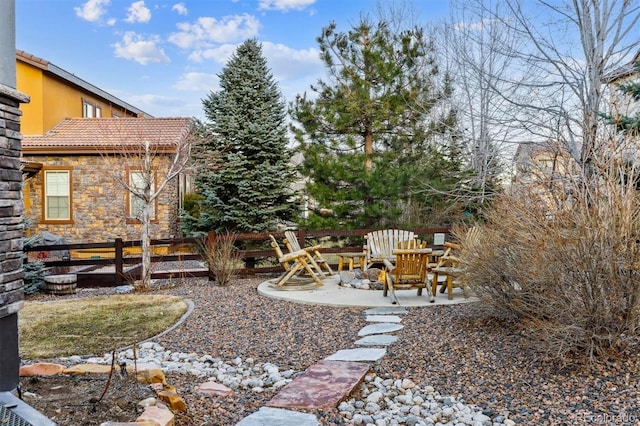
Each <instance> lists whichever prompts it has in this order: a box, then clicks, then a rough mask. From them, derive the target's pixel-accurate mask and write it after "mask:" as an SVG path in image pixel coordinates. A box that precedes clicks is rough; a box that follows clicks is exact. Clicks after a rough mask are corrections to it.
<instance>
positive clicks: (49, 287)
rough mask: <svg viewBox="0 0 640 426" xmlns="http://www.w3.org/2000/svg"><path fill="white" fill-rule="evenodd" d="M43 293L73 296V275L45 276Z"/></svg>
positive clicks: (74, 288)
mask: <svg viewBox="0 0 640 426" xmlns="http://www.w3.org/2000/svg"><path fill="white" fill-rule="evenodd" d="M44 285H45V291H46V292H47V293H51V294H75V293H76V288H77V278H76V275H75V274H64V275H47V276H46V277H44Z"/></svg>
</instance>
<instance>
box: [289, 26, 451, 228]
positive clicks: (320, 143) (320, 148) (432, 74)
mask: <svg viewBox="0 0 640 426" xmlns="http://www.w3.org/2000/svg"><path fill="white" fill-rule="evenodd" d="M391 27H392V25H389V24H388V23H387V22H384V21H381V22H379V23H377V24H373V23H371V22H369V20H368V19H366V18H363V19H361V20H360V22H359V24H358V25H357V26H355V27H353V28H352V29H351V30H350V31H349V32H347V33H344V32H338V31H337V29H336V25H335V24H334V23H332V24H330V25H329V26H328V27H326V28H324V29H323V31H322V34H321V36H320V37H318V39H317V40H318V44H319V48H320V53H321V58H322V60H323V61H324V63H325V66H326V69H327V71H328V75H329V77H328V79H327V80H326V81H323V80H320V81H318V83H317V86H312V87H311V90H312V91H314V92H316V93H317V96H315V97H314V98H312V99H310V98H308V97H307V96H306V94H304V95H301V96H298V97H297V98H296V101H295V103H294V105H293V108H292V111H291V113H292V115H293V118H294V120H295V121H296V122H297V123H295V125H294V126H293V130H294V132H295V133H296V137H297V140H298V142H299V143H300V150H301V152H302V153H303V155H304V163H303V165H302V168H301V172H302V173H303V174H304V175H305V176H307V177H309V183H308V186H307V191H308V194H309V196H310V197H311V198H312V200H314V202H315V203H316V204H317V206H318V207H320V208H322V209H323V211H325V212H326V211H329V212H332V215H331V216H328V217H327V216H322V215H312V216H311V217H310V219H309V222H308V223H307V224H306V226H309V227H352V228H357V227H365V228H369V227H373V226H390V225H400V223H399V221H400V220H401V216H402V215H403V212H404V211H405V210H406V209H407V208H409V207H408V206H409V205H410V204H411V205H417V206H418V207H417V208H418V209H422V210H423V211H424V212H428V211H429V209H430V208H434V207H435V205H436V204H437V202H436V200H435V199H434V198H432V197H427V196H425V194H426V191H420V190H419V189H420V188H426V187H429V188H437V189H443V188H442V186H443V185H444V186H446V187H450V186H451V183H450V182H449V180H450V179H453V180H454V181H455V179H456V178H455V176H456V174H457V173H458V171H459V169H460V162H459V159H458V158H455V157H456V156H457V155H458V152H457V149H455V145H456V144H455V132H452V129H454V128H455V126H456V115H455V112H454V111H451V110H450V109H448V108H447V107H446V105H445V103H444V101H446V100H447V99H448V98H449V97H450V95H451V90H450V84H449V83H450V82H449V80H448V79H447V78H446V76H445V77H444V78H443V77H441V76H440V74H439V72H438V69H437V65H436V63H435V59H434V58H435V56H434V49H433V45H432V44H431V42H430V41H429V40H427V39H426V38H425V36H424V34H423V32H422V30H420V29H418V28H413V29H409V30H398V31H392V30H391Z"/></svg>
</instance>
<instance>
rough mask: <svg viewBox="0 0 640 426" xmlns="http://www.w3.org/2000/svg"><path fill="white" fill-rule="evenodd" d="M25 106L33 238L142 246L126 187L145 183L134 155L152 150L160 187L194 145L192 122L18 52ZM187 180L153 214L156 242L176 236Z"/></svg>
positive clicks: (173, 185) (170, 188) (169, 189)
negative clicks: (184, 149) (153, 111)
mask: <svg viewBox="0 0 640 426" xmlns="http://www.w3.org/2000/svg"><path fill="white" fill-rule="evenodd" d="M16 83H17V89H18V90H19V91H20V92H22V93H25V94H26V95H28V96H29V97H30V98H31V101H30V102H29V103H28V104H21V105H20V110H21V112H22V114H23V115H22V134H23V140H22V159H21V164H22V173H23V191H22V195H23V201H24V205H25V217H26V218H28V219H29V221H30V226H31V229H30V232H31V233H40V232H42V231H48V232H50V233H53V234H56V235H58V236H61V237H64V238H65V239H66V240H67V241H68V242H69V243H80V242H101V241H112V240H113V239H114V238H116V237H120V238H123V239H127V240H137V239H140V227H141V225H140V221H139V220H138V219H137V218H136V212H137V211H138V210H139V203H140V201H139V200H138V199H136V198H135V197H130V195H129V191H127V190H126V189H125V187H124V185H123V183H128V184H131V185H135V184H136V181H137V180H139V179H140V173H141V172H140V169H141V168H140V166H139V165H137V160H136V159H135V156H134V155H132V154H133V153H134V152H135V151H136V149H137V148H136V147H138V148H139V147H140V146H142V145H143V144H144V143H145V142H148V143H149V144H150V146H151V147H152V149H153V151H154V153H155V154H156V155H155V156H154V163H153V168H154V170H155V171H156V174H157V176H158V179H159V180H160V179H162V176H163V173H162V172H163V171H164V170H165V169H166V168H167V167H168V165H169V162H170V161H171V159H172V158H173V156H174V154H175V149H176V147H177V146H179V145H180V144H181V143H183V142H185V141H187V140H188V138H190V137H191V136H192V135H191V130H192V127H193V124H194V122H193V120H192V119H191V118H184V117H177V118H153V117H151V116H150V115H149V114H146V113H145V112H143V111H142V110H140V109H138V108H136V107H134V106H132V105H130V104H128V103H126V102H124V101H122V100H121V99H118V98H117V97H115V96H113V95H111V94H109V93H107V92H105V91H103V90H101V89H99V88H98V87H96V86H94V85H92V84H91V83H88V82H87V81H85V80H82V79H80V78H79V77H77V76H75V75H74V74H72V73H70V72H68V71H65V70H63V69H61V68H60V67H57V66H55V65H54V64H51V63H50V62H48V61H46V60H44V59H42V58H38V57H35V56H33V55H30V54H28V53H26V52H23V51H20V50H17V51H16ZM188 190H189V187H188V180H187V179H186V178H185V177H184V176H180V177H179V178H176V179H174V181H172V182H169V184H168V185H167V186H166V187H165V189H164V190H163V192H162V194H161V195H160V196H159V197H158V199H157V200H156V202H155V204H154V208H153V226H152V236H153V238H170V237H172V236H178V235H179V233H180V226H179V220H178V214H179V208H180V206H181V200H182V196H183V194H184V193H185V191H188Z"/></svg>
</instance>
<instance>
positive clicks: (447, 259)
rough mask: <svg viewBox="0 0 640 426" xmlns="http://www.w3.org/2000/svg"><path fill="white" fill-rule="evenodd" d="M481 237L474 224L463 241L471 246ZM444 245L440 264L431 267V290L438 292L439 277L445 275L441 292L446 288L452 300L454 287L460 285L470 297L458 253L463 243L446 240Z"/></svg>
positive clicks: (465, 295) (465, 294)
mask: <svg viewBox="0 0 640 426" xmlns="http://www.w3.org/2000/svg"><path fill="white" fill-rule="evenodd" d="M479 239H480V235H479V230H478V228H476V227H475V226H474V227H471V228H469V230H468V231H467V233H466V235H465V236H464V241H463V242H464V244H465V245H466V246H469V245H471V244H475V243H476V242H477V241H479ZM444 247H445V251H444V254H443V255H442V256H441V257H440V259H439V260H438V264H437V265H436V266H434V267H432V268H429V269H430V271H429V272H431V273H432V274H433V278H432V282H431V291H432V292H433V294H435V293H436V290H437V287H438V281H439V279H440V278H441V277H442V276H445V277H446V281H445V283H444V284H445V285H443V286H442V287H441V288H440V293H444V290H445V289H446V290H447V295H448V298H449V300H451V299H453V289H454V288H455V287H459V288H462V292H463V294H464V297H465V298H467V297H469V292H468V288H467V283H466V282H465V280H464V277H463V270H462V268H460V260H459V259H458V256H457V253H459V252H460V251H461V250H463V246H462V245H461V244H456V243H450V242H446V243H444Z"/></svg>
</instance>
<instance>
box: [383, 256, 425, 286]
mask: <svg viewBox="0 0 640 426" xmlns="http://www.w3.org/2000/svg"><path fill="white" fill-rule="evenodd" d="M394 253H395V256H396V265H395V269H394V270H393V271H392V273H393V275H395V279H396V281H397V282H402V281H404V280H411V281H414V280H419V281H420V282H424V281H425V277H426V273H427V263H428V262H429V259H430V255H429V253H428V252H425V251H421V250H416V249H398V250H394Z"/></svg>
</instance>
